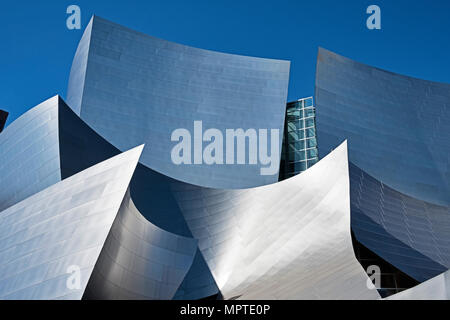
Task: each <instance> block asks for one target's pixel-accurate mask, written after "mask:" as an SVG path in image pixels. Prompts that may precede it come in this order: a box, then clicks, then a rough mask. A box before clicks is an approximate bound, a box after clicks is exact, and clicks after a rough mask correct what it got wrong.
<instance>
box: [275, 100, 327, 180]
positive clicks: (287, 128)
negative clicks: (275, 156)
mask: <svg viewBox="0 0 450 320" xmlns="http://www.w3.org/2000/svg"><path fill="white" fill-rule="evenodd" d="M318 161H319V157H318V151H317V138H316V112H315V108H314V104H313V98H312V97H309V98H303V99H299V100H297V101H293V102H289V103H288V104H287V106H286V120H285V124H284V135H283V146H282V150H281V162H280V176H279V180H280V181H281V180H284V179H287V178H289V177H292V176H295V175H296V174H299V173H300V172H302V171H305V170H306V169H308V168H310V167H312V166H313V165H314V164H315V163H317V162H318Z"/></svg>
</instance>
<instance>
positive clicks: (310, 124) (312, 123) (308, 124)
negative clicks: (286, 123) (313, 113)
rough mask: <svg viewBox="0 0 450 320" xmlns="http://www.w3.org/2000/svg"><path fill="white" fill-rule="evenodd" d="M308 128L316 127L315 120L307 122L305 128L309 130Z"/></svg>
mask: <svg viewBox="0 0 450 320" xmlns="http://www.w3.org/2000/svg"><path fill="white" fill-rule="evenodd" d="M308 127H314V119H313V118H310V119H306V120H305V128H308Z"/></svg>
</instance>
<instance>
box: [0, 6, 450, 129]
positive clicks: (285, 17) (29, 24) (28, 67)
mask: <svg viewBox="0 0 450 320" xmlns="http://www.w3.org/2000/svg"><path fill="white" fill-rule="evenodd" d="M71 4H76V5H78V6H80V8H81V13H82V30H68V29H67V28H66V18H67V14H66V8H67V6H69V5H71ZM371 4H376V5H378V6H380V8H381V19H382V30H373V31H370V30H368V29H367V28H366V19H367V17H368V15H367V14H366V13H365V11H366V8H367V7H368V6H369V5H371ZM0 10H1V11H0V35H1V50H0V88H1V90H0V109H6V110H7V111H9V112H10V118H9V121H8V123H11V121H12V120H14V119H15V118H17V117H18V116H20V115H21V114H23V113H24V112H25V111H27V110H28V109H30V108H31V107H33V106H35V105H36V104H38V103H40V102H42V101H43V100H45V99H47V98H49V97H51V96H53V95H55V94H60V95H61V96H63V97H65V96H66V88H67V81H68V76H69V71H70V66H71V63H72V58H73V55H74V53H75V50H76V47H77V44H78V41H79V39H80V37H81V35H82V31H83V29H84V28H85V27H86V24H87V23H88V21H89V19H90V17H91V16H92V15H93V14H96V15H99V16H101V17H103V18H106V19H109V20H112V21H114V22H117V23H119V24H123V25H125V26H128V27H130V28H132V29H135V30H138V31H141V32H144V33H147V34H150V35H153V36H156V37H159V38H163V39H167V40H171V41H175V42H179V43H183V44H187V45H191V46H194V47H200V48H205V49H211V50H217V51H223V52H229V53H236V54H243V55H251V56H260V57H266V58H278V59H287V60H291V62H292V63H291V78H290V85H289V100H294V99H297V98H300V97H304V96H309V95H313V93H314V76H315V64H316V56H317V48H318V47H319V46H322V47H324V48H327V49H329V50H332V51H335V52H337V53H339V54H342V55H345V56H347V57H350V58H352V59H355V60H358V61H360V62H363V63H367V64H370V65H374V66H377V67H380V68H383V69H387V70H390V71H393V72H398V73H402V74H406V75H411V76H415V77H419V78H424V79H428V80H434V81H440V82H447V83H450V0H432V1H431V0H428V1H426V0H411V1H405V0H371V1H363V0H345V1H344V0H340V1H338V0H310V1H303V0H291V1H287V0H259V1H254V0H228V1H224V0H189V1H188V0H164V1H155V0H147V1H144V0H141V1H139V0H127V1H119V0H108V1H106V0H98V1H95V0H89V1H87V0H74V1H63V0H54V1H7V2H6V1H4V2H2V5H1V9H0Z"/></svg>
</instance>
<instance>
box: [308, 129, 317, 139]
mask: <svg viewBox="0 0 450 320" xmlns="http://www.w3.org/2000/svg"><path fill="white" fill-rule="evenodd" d="M315 135H316V131H315V130H314V128H309V129H306V137H308V138H312V137H314V136H315Z"/></svg>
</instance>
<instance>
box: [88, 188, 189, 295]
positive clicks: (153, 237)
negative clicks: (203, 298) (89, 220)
mask: <svg viewBox="0 0 450 320" xmlns="http://www.w3.org/2000/svg"><path fill="white" fill-rule="evenodd" d="M196 250H197V241H196V240H194V239H193V238H186V237H181V236H177V235H175V234H172V233H170V232H167V231H164V230H162V229H160V228H158V227H156V226H155V225H153V224H152V223H150V222H149V221H147V220H146V219H145V218H144V217H143V216H142V215H141V214H140V212H139V211H138V210H137V209H136V207H135V206H134V204H133V201H132V200H131V198H130V193H129V191H128V192H127V194H126V196H125V198H124V200H123V202H122V205H121V207H120V210H119V213H118V215H117V218H116V220H115V221H114V224H113V226H112V228H111V232H110V233H109V235H108V238H107V240H106V242H105V246H104V248H103V250H102V253H101V254H100V257H99V259H98V262H97V264H96V266H95V269H94V271H93V274H92V277H91V280H90V282H89V284H88V287H87V289H86V294H85V295H84V298H86V299H164V300H167V299H172V298H173V296H174V294H175V292H176V291H177V289H178V287H179V286H180V284H181V283H182V281H183V279H184V278H185V276H186V274H187V272H188V271H189V269H190V267H191V265H192V261H193V260H194V255H195V252H196Z"/></svg>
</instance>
